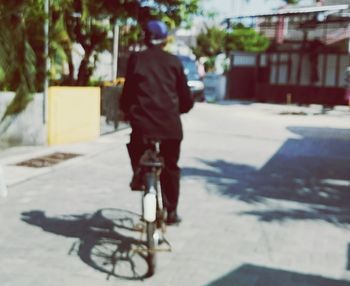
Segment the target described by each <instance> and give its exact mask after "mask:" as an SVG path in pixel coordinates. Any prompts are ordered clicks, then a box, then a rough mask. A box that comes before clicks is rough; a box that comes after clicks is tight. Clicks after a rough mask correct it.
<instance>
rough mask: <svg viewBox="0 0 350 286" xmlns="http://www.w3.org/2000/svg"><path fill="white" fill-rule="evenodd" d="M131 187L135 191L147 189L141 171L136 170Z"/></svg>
mask: <svg viewBox="0 0 350 286" xmlns="http://www.w3.org/2000/svg"><path fill="white" fill-rule="evenodd" d="M130 188H131V190H133V191H143V190H144V189H145V184H144V183H143V176H142V173H141V172H140V171H136V172H135V174H134V175H133V176H132V179H131V182H130Z"/></svg>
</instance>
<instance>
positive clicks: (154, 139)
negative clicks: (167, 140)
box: [143, 136, 162, 145]
mask: <svg viewBox="0 0 350 286" xmlns="http://www.w3.org/2000/svg"><path fill="white" fill-rule="evenodd" d="M161 142H162V140H161V139H159V138H157V137H149V136H144V137H143V143H144V144H147V145H148V144H151V145H154V144H157V143H158V144H160V143H161Z"/></svg>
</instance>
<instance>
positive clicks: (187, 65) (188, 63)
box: [180, 57, 200, 80]
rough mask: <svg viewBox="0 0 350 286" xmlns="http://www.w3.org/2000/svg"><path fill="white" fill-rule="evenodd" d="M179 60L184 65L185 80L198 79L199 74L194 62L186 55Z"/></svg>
mask: <svg viewBox="0 0 350 286" xmlns="http://www.w3.org/2000/svg"><path fill="white" fill-rule="evenodd" d="M180 60H181V62H182V65H183V67H184V71H185V74H186V76H187V80H199V79H200V76H199V73H198V69H197V65H196V62H195V61H194V60H191V59H190V58H187V57H180Z"/></svg>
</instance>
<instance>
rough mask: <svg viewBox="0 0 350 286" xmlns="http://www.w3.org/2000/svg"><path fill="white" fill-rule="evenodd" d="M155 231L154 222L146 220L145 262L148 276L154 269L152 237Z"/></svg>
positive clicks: (154, 256)
mask: <svg viewBox="0 0 350 286" xmlns="http://www.w3.org/2000/svg"><path fill="white" fill-rule="evenodd" d="M155 231H156V224H155V222H147V225H146V232H147V263H148V276H152V275H153V274H154V272H155V269H156V252H155V248H156V242H155V239H154V234H155Z"/></svg>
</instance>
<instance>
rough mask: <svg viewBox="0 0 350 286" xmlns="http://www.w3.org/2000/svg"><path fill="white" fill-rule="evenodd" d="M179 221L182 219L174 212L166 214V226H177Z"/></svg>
mask: <svg viewBox="0 0 350 286" xmlns="http://www.w3.org/2000/svg"><path fill="white" fill-rule="evenodd" d="M181 221H182V219H181V217H179V216H178V215H177V213H176V211H171V212H169V213H168V216H167V219H166V222H165V223H166V224H167V225H174V224H179V223H180V222H181Z"/></svg>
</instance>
